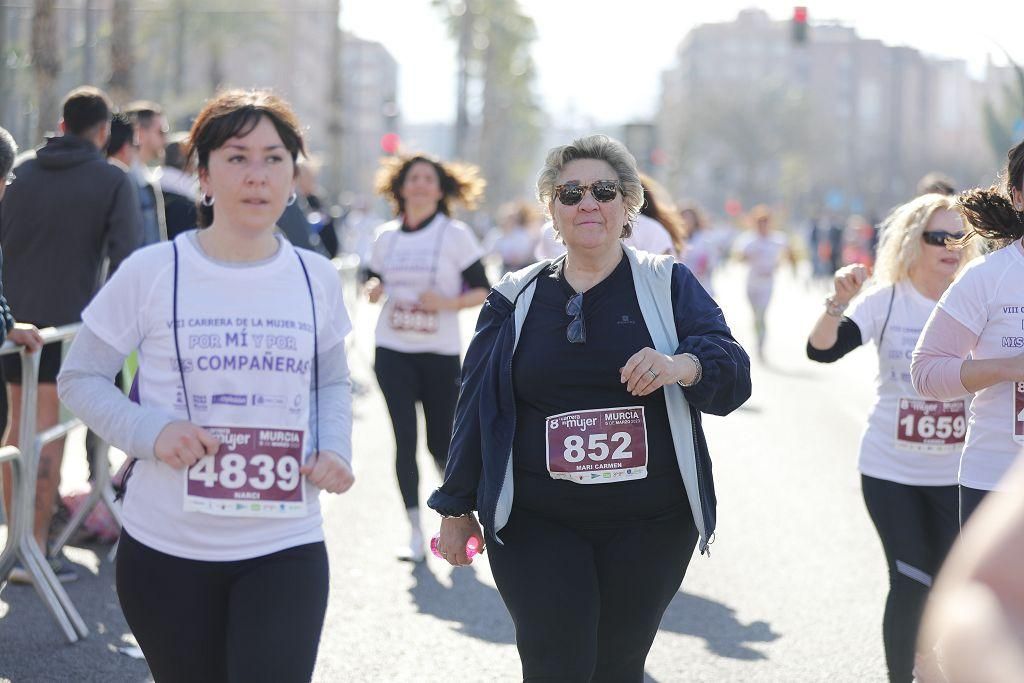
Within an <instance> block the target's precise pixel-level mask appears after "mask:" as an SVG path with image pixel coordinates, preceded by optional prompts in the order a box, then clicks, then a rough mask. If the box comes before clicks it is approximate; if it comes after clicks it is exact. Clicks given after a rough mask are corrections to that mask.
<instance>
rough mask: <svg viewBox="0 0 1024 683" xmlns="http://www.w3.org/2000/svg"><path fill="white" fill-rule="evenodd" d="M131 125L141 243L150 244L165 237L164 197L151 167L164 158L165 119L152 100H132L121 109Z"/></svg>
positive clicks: (133, 170) (161, 110)
mask: <svg viewBox="0 0 1024 683" xmlns="http://www.w3.org/2000/svg"><path fill="white" fill-rule="evenodd" d="M125 113H126V114H127V115H128V116H129V117H130V118H131V121H132V124H133V125H134V127H135V144H136V146H137V147H138V154H137V155H136V157H135V161H134V162H133V163H132V175H133V176H134V177H135V184H136V185H137V186H138V188H139V202H140V203H141V206H142V235H143V239H142V243H143V244H144V245H145V244H154V243H156V242H162V241H164V240H166V239H167V225H166V224H165V223H164V197H163V193H162V192H161V191H160V184H159V182H157V180H156V175H155V167H156V166H159V165H160V163H161V162H162V161H163V158H164V143H165V141H166V139H167V132H168V130H169V129H168V128H167V119H166V118H165V117H164V112H163V109H161V108H160V105H159V104H157V103H156V102H146V101H138V102H132V103H130V104H129V105H128V106H127V107H126V108H125Z"/></svg>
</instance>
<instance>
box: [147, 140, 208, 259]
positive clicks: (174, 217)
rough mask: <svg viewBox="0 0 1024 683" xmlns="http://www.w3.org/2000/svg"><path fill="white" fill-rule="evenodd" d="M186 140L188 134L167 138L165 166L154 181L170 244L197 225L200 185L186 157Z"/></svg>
mask: <svg viewBox="0 0 1024 683" xmlns="http://www.w3.org/2000/svg"><path fill="white" fill-rule="evenodd" d="M187 140H188V133H184V132H181V133H174V134H173V135H171V136H170V138H169V139H168V140H167V146H166V147H165V148H164V165H163V166H162V167H160V171H159V175H158V178H157V180H158V182H159V183H160V190H161V192H162V193H163V197H164V223H165V224H166V225H167V239H169V240H172V239H174V238H175V237H177V236H178V235H180V234H181V233H183V232H185V231H186V230H191V229H192V228H194V227H196V225H198V223H199V221H198V217H197V214H196V202H197V201H198V200H199V181H198V180H197V179H196V173H195V168H193V166H194V164H192V163H191V161H190V160H189V159H188V157H186V156H185V143H186V141H187Z"/></svg>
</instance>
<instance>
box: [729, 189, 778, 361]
mask: <svg viewBox="0 0 1024 683" xmlns="http://www.w3.org/2000/svg"><path fill="white" fill-rule="evenodd" d="M750 220H751V222H752V223H753V225H754V230H753V232H752V233H749V234H747V235H745V236H744V237H741V238H740V240H739V242H738V243H737V245H736V256H737V258H739V260H741V261H743V262H744V263H746V264H747V300H748V301H749V302H750V308H751V310H752V311H753V313H754V332H755V333H756V335H757V356H758V358H760V359H761V360H764V344H765V339H766V338H767V334H768V330H767V326H766V319H765V316H766V314H767V312H768V304H769V303H770V302H771V298H772V291H773V290H774V288H775V271H776V270H777V269H778V267H779V265H780V264H781V263H782V259H783V257H786V256H788V257H789V258H790V259H792V253H791V252H790V250H789V246H788V244H787V242H786V236H785V235H784V234H782V233H781V232H779V231H777V230H773V229H772V214H771V211H770V210H769V209H768V207H766V206H757V207H754V209H753V210H751V212H750Z"/></svg>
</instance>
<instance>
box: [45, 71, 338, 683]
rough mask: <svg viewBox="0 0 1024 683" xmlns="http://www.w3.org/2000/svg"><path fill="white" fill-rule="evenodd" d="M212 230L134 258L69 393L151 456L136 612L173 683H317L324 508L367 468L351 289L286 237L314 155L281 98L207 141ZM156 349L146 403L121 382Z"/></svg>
mask: <svg viewBox="0 0 1024 683" xmlns="http://www.w3.org/2000/svg"><path fill="white" fill-rule="evenodd" d="M189 140H190V143H189V144H190V150H189V154H190V156H194V158H195V159H196V161H197V163H198V169H199V180H200V185H201V191H202V206H201V207H200V212H199V217H200V218H199V220H200V226H201V229H200V230H193V231H189V232H185V233H182V234H181V235H179V236H178V237H176V238H175V239H174V240H173V241H171V242H163V243H160V244H155V245H152V246H149V247H146V248H144V249H141V250H139V251H137V252H135V253H134V254H133V255H132V256H131V257H129V258H128V259H127V260H125V261H124V263H123V264H122V265H121V267H120V268H119V269H118V271H117V272H116V273H115V274H114V276H113V277H112V278H111V280H110V281H109V282H108V283H107V284H106V285H105V286H104V287H103V289H102V290H100V292H99V293H98V294H97V295H96V297H95V299H94V300H93V301H92V303H90V304H89V306H88V307H87V308H86V309H85V311H84V312H83V314H82V320H83V322H84V326H83V328H82V331H81V332H80V333H79V335H78V337H77V338H76V339H75V342H74V343H73V344H72V346H71V350H70V352H69V353H68V356H67V358H66V359H65V363H64V366H63V369H62V371H61V374H60V377H59V378H58V388H59V391H60V396H61V399H62V400H63V401H64V403H65V404H66V405H67V406H68V407H69V408H70V409H71V410H72V411H73V412H74V413H75V414H77V415H78V416H79V417H81V418H82V420H83V421H84V422H85V423H86V424H88V425H89V426H90V427H91V428H92V429H94V430H95V431H96V432H97V433H98V434H100V435H101V436H102V437H103V438H104V439H106V440H108V441H109V442H110V443H112V444H114V445H115V446H118V447H119V448H121V449H123V450H124V451H126V452H127V453H128V454H129V455H130V456H131V457H132V458H134V461H133V465H132V468H131V470H130V476H128V475H126V477H125V487H126V495H125V499H124V510H123V514H124V530H123V532H122V534H121V540H120V546H119V550H118V555H117V594H118V598H119V599H120V602H121V606H122V609H123V610H124V614H125V618H126V619H127V621H128V625H129V626H130V627H131V629H132V633H133V634H134V635H135V637H136V638H137V640H138V642H139V646H140V647H141V648H142V651H143V653H144V654H145V656H146V661H147V663H148V664H149V667H150V669H151V671H152V673H153V677H154V679H155V680H156V681H158V682H162V681H227V680H232V681H236V680H237V681H242V680H246V681H251V680H273V681H308V680H310V678H311V676H312V674H313V667H314V664H315V662H316V654H317V648H318V646H319V640H320V631H321V628H322V626H323V619H324V613H325V611H326V607H327V593H328V564H327V553H326V549H325V547H324V542H323V540H324V535H323V531H322V528H321V514H320V505H319V501H318V496H319V493H320V491H321V490H325V491H328V492H331V493H343V492H344V491H346V490H348V488H349V487H350V486H351V485H352V483H353V481H354V477H353V474H352V469H351V458H352V447H351V429H352V410H351V386H350V382H349V374H348V367H347V363H346V358H345V345H344V338H345V335H346V334H347V333H348V332H349V330H350V327H351V325H350V323H349V318H348V314H347V313H346V311H345V306H344V303H343V299H342V292H341V284H340V280H339V278H338V275H337V272H336V271H335V269H334V267H333V266H332V265H331V263H330V262H329V261H327V259H325V258H323V257H321V256H318V255H317V254H314V253H312V252H308V251H304V250H299V249H296V248H294V247H292V246H291V244H289V242H288V241H287V240H285V239H283V238H282V237H281V236H280V235H279V234H278V233H277V231H276V228H275V221H276V220H277V218H278V217H279V216H280V215H281V213H282V212H283V211H284V208H285V205H286V204H287V203H288V202H289V201H294V197H295V190H294V183H295V161H296V159H297V157H298V155H299V153H300V152H303V151H304V144H303V140H302V133H301V127H300V125H299V122H298V120H297V119H296V117H295V114H294V113H293V112H292V110H291V108H290V107H289V106H288V104H287V103H285V102H284V101H283V100H281V99H279V98H277V97H276V96H274V95H272V94H271V93H269V92H266V91H248V92H246V91H241V90H232V91H227V92H224V93H221V94H220V95H218V96H217V97H215V98H214V99H213V100H211V101H210V102H208V103H207V104H206V106H205V107H204V108H203V110H202V111H201V112H200V113H199V116H198V118H197V119H196V122H195V124H194V126H193V127H192V131H191V133H190V136H189ZM133 351H138V357H139V371H138V374H137V375H136V385H135V387H134V389H133V395H134V398H135V402H134V403H133V402H131V401H129V399H128V398H126V397H124V396H123V395H122V394H121V392H119V391H118V390H117V389H116V388H115V387H114V385H113V383H112V381H111V380H112V378H113V376H114V375H115V374H116V372H117V371H118V370H119V369H120V368H121V364H122V362H123V361H124V359H125V357H126V356H128V355H129V354H130V353H132V352H133Z"/></svg>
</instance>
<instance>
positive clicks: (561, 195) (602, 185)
mask: <svg viewBox="0 0 1024 683" xmlns="http://www.w3.org/2000/svg"><path fill="white" fill-rule="evenodd" d="M587 190H590V194H592V195H593V196H594V199H596V200H597V201H599V202H602V203H603V202H610V201H611V200H613V199H615V195H616V194H617V193H618V191H619V181H617V180H598V181H596V182H593V183H591V184H589V185H580V184H579V183H566V184H565V185H555V195H556V196H557V197H558V201H560V202H562V203H563V204H565V205H566V206H576V205H577V204H579V203H580V202H582V201H583V198H584V197H585V196H586V194H587Z"/></svg>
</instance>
